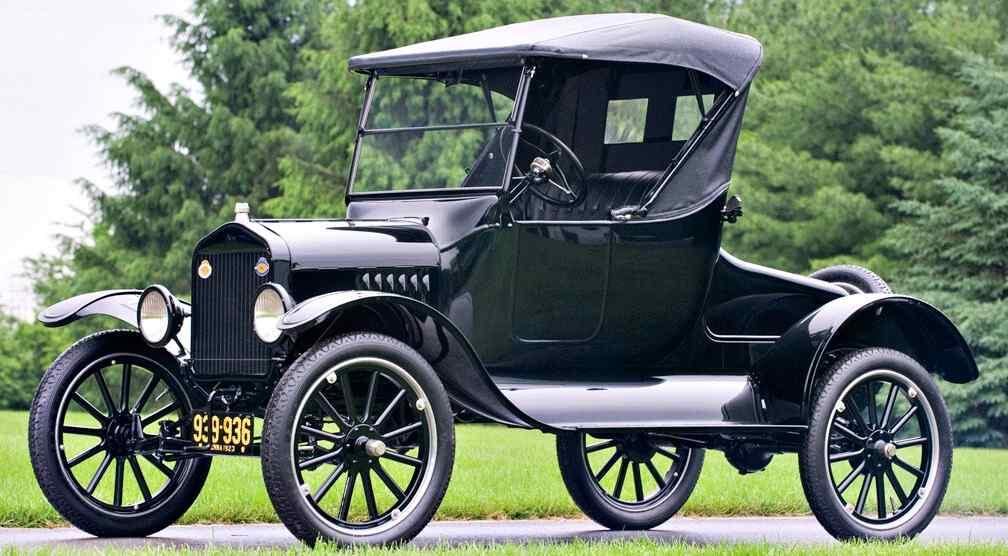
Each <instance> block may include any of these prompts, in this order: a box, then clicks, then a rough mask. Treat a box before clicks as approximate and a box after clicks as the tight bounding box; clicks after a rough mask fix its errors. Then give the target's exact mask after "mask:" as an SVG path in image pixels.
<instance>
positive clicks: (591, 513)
mask: <svg viewBox="0 0 1008 556" xmlns="http://www.w3.org/2000/svg"><path fill="white" fill-rule="evenodd" d="M557 455H558V459H559V462H560V473H561V475H562V476H563V479H564V483H565V484H566V486H567V490H568V491H569V492H570V494H571V498H573V499H574V502H575V503H576V504H577V505H578V507H579V508H581V510H582V511H583V512H585V514H586V515H588V517H590V518H592V519H593V520H595V521H596V522H598V523H599V524H601V525H604V526H605V527H608V528H610V529H649V528H652V527H655V526H657V525H660V524H661V523H664V522H665V521H667V520H668V519H669V518H671V517H672V516H673V515H675V513H676V512H678V511H679V509H680V508H681V507H682V505H683V504H684V503H685V502H686V500H687V499H688V498H689V496H690V494H691V493H692V492H693V488H694V487H695V486H696V482H697V479H698V478H699V476H700V470H701V469H702V468H703V456H704V453H703V450H700V449H694V448H688V447H683V446H677V445H676V443H675V439H674V438H671V437H668V436H665V435H662V434H658V433H648V432H634V433H624V434H618V435H599V436H592V435H588V434H585V433H566V434H561V435H558V436H557Z"/></svg>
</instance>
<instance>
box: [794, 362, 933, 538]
mask: <svg viewBox="0 0 1008 556" xmlns="http://www.w3.org/2000/svg"><path fill="white" fill-rule="evenodd" d="M818 387H819V390H818V393H817V395H816V398H815V400H814V402H813V405H812V409H811V415H810V417H809V430H808V433H807V435H806V438H805V441H804V443H803V445H802V447H801V449H800V450H799V454H798V455H799V460H798V461H799V470H800V472H801V480H802V486H803V488H804V489H805V496H806V498H807V499H808V503H809V506H811V508H812V512H813V513H814V514H815V516H816V518H817V519H818V520H819V523H821V524H822V526H823V527H824V528H825V529H826V530H827V531H828V532H829V533H830V534H832V535H833V536H834V537H836V538H838V539H841V540H847V539H866V540H868V539H882V540H885V539H899V538H909V537H913V536H916V535H917V534H918V533H920V532H921V531H923V530H924V528H925V527H927V525H928V524H929V523H930V522H931V520H932V519H933V518H934V516H935V514H936V513H937V512H938V508H939V506H941V502H942V498H943V497H944V496H945V489H946V487H947V486H948V480H949V473H950V471H951V469H952V434H951V430H950V429H951V427H950V424H949V417H948V413H947V411H946V409H945V403H944V402H943V401H942V398H941V394H940V393H939V392H938V388H937V385H935V383H934V380H932V378H931V376H930V375H929V374H928V372H927V371H926V370H925V369H924V368H923V367H922V366H921V365H920V364H919V363H918V362H917V361H914V360H913V359H911V358H910V357H908V356H907V355H905V354H903V353H900V352H898V351H894V350H891V349H885V348H868V349H860V350H857V351H854V352H851V353H849V354H848V355H846V356H845V357H843V358H841V359H840V360H839V361H837V362H836V363H834V364H833V366H832V367H831V368H830V369H829V370H828V371H827V372H826V374H825V375H824V376H823V378H822V380H820V382H819V385H818Z"/></svg>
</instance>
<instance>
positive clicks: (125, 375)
mask: <svg viewBox="0 0 1008 556" xmlns="http://www.w3.org/2000/svg"><path fill="white" fill-rule="evenodd" d="M132 377H133V366H132V365H130V364H129V363H123V366H122V384H121V385H120V388H119V411H121V412H123V413H125V412H126V411H127V410H129V409H130V405H129V397H130V381H131V379H132Z"/></svg>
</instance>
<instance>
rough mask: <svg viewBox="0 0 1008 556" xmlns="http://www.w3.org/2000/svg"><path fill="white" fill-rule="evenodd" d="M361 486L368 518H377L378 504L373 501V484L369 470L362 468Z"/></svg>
mask: <svg viewBox="0 0 1008 556" xmlns="http://www.w3.org/2000/svg"><path fill="white" fill-rule="evenodd" d="M360 476H361V486H362V487H363V488H364V503H365V504H366V505H367V512H368V519H377V518H378V505H377V504H376V503H375V497H374V486H373V485H372V484H371V472H370V471H368V470H366V469H365V470H364V471H362V472H361V474H360Z"/></svg>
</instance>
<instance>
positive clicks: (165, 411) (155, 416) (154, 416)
mask: <svg viewBox="0 0 1008 556" xmlns="http://www.w3.org/2000/svg"><path fill="white" fill-rule="evenodd" d="M177 409H178V403H176V402H174V401H173V402H171V403H169V404H168V405H166V406H164V407H162V408H161V409H159V410H157V411H155V412H154V413H151V414H150V415H148V416H147V417H145V418H144V419H142V420H141V421H140V423H141V424H142V425H143V426H145V427H146V426H147V425H149V424H151V423H153V422H155V421H158V420H160V419H161V418H162V417H166V416H168V415H170V414H171V413H172V412H173V411H175V410H177Z"/></svg>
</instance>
